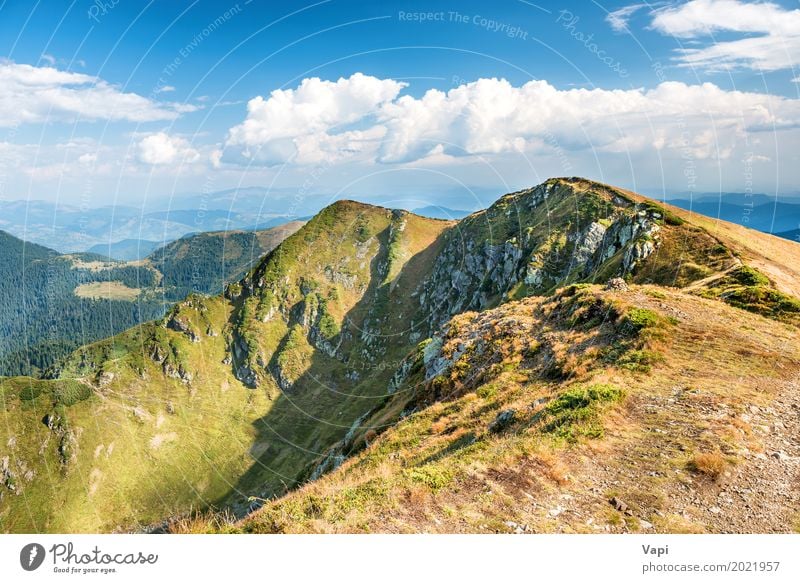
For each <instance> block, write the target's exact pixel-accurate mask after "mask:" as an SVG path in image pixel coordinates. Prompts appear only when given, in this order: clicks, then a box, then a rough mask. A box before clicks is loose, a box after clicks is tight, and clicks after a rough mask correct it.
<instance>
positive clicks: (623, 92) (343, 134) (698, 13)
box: [0, 0, 800, 209]
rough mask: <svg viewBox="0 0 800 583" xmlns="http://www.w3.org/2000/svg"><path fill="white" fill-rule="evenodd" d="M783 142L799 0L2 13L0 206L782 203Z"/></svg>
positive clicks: (799, 113) (124, 0) (786, 183)
mask: <svg viewBox="0 0 800 583" xmlns="http://www.w3.org/2000/svg"><path fill="white" fill-rule="evenodd" d="M798 146H800V5H798V4H797V2H789V1H783V2H777V1H776V2H760V1H759V2H755V1H747V0H688V1H686V0H680V1H669V0H667V1H659V2H652V3H647V2H643V3H637V2H634V3H629V2H625V1H622V2H616V1H614V2H598V1H594V0H591V1H586V0H584V1H580V2H577V1H574V2H573V1H562V2H544V1H540V2H529V1H527V0H495V1H494V2H490V3H489V2H485V1H483V2H477V1H470V0H460V1H455V0H451V1H439V0H428V1H409V2H405V1H400V2H389V1H380V2H378V1H373V2H367V1H356V0H322V1H317V2H314V1H311V2H305V1H303V2H295V1H283V2H275V1H267V0H240V1H239V2H231V1H230V0H222V1H220V0H217V1H205V0H193V1H192V0H160V1H149V2H148V1H145V0H91V1H90V0H74V1H57V0H55V1H48V2H44V1H41V0H40V1H38V2H36V1H30V0H25V1H23V0H0V199H4V200H14V199H43V200H50V201H59V202H61V203H67V204H74V205H79V206H81V205H82V206H87V207H94V206H102V205H109V204H115V203H116V204H135V205H139V204H149V203H153V202H154V201H163V200H165V199H169V198H170V197H173V196H175V195H187V194H197V195H198V196H199V195H202V194H203V193H208V192H212V191H218V190H224V189H229V188H240V187H252V186H258V187H262V188H267V189H274V190H275V191H276V192H277V191H279V190H280V191H281V192H286V191H290V192H291V191H296V192H297V193H298V196H302V195H305V194H311V193H315V194H320V193H321V194H324V195H326V196H336V197H339V198H342V197H347V198H356V199H370V198H373V199H374V198H375V197H378V198H381V199H384V200H396V201H402V200H404V199H413V200H415V201H420V202H429V203H430V204H438V203H440V202H442V201H443V200H446V201H447V203H448V204H449V205H451V206H453V205H459V206H460V207H462V208H466V209H472V208H476V207H479V206H481V205H482V204H484V202H485V198H482V197H485V193H495V194H496V195H498V196H499V195H500V194H502V193H505V192H509V191H514V190H518V189H521V188H525V187H528V186H532V185H535V184H538V183H540V182H542V181H544V180H545V179H547V178H549V177H552V176H576V175H580V176H586V177H588V178H592V179H596V180H601V181H604V182H608V183H611V184H615V185H618V186H622V187H626V188H631V189H634V190H638V191H640V192H644V193H646V194H650V195H652V196H666V197H671V196H676V195H677V194H680V193H707V192H721V191H728V192H761V193H767V194H770V195H775V196H784V195H789V194H795V195H796V194H797V193H798V192H800V159H799V157H800V147H798ZM445 193H446V194H447V196H446V197H445ZM398 206H400V205H398Z"/></svg>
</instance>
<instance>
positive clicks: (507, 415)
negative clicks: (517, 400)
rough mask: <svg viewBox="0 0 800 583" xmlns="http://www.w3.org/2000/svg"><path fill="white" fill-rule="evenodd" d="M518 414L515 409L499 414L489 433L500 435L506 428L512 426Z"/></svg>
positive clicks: (490, 425)
mask: <svg viewBox="0 0 800 583" xmlns="http://www.w3.org/2000/svg"><path fill="white" fill-rule="evenodd" d="M516 414H517V412H516V411H515V410H514V409H506V410H505V411H501V412H500V413H498V415H497V417H495V419H494V421H492V422H491V423H490V424H489V431H490V432H492V433H500V432H501V431H503V430H504V429H505V428H506V427H508V426H509V425H511V423H512V422H513V421H514V417H515V416H516Z"/></svg>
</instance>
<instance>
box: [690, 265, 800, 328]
mask: <svg viewBox="0 0 800 583" xmlns="http://www.w3.org/2000/svg"><path fill="white" fill-rule="evenodd" d="M698 293H699V295H702V296H703V297H707V298H713V299H720V300H722V301H724V302H725V303H727V304H729V305H731V306H734V307H736V308H739V309H742V310H747V311H748V312H753V313H756V314H759V315H761V316H765V317H767V318H772V319H774V320H779V321H782V322H788V323H793V324H800V299H798V298H795V297H792V296H789V295H786V294H784V293H782V292H780V291H778V290H777V289H775V288H774V287H773V286H772V282H770V280H769V278H768V277H767V276H765V275H764V274H763V273H761V272H759V271H758V270H756V269H754V268H752V267H749V266H747V265H743V266H741V267H739V268H737V269H735V270H733V271H731V272H730V273H729V274H728V275H726V276H725V277H723V278H721V279H719V280H717V281H715V282H713V283H712V284H711V286H710V287H708V288H704V289H702V290H700V292H698Z"/></svg>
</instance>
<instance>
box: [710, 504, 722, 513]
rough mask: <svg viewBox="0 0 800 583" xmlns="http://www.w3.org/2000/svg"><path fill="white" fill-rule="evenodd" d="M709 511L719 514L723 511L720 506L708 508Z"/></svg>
mask: <svg viewBox="0 0 800 583" xmlns="http://www.w3.org/2000/svg"><path fill="white" fill-rule="evenodd" d="M708 511H709V512H710V513H711V514H719V513H720V512H722V509H721V508H720V507H719V506H712V507H711V508H709V509H708Z"/></svg>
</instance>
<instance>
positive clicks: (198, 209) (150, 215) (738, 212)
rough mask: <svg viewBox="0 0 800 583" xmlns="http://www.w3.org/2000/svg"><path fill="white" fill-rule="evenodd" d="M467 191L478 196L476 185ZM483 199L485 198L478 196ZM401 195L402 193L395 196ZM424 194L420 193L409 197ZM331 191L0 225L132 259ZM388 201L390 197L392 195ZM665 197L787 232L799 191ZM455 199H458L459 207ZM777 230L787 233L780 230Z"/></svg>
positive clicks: (37, 204) (229, 197) (799, 207)
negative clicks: (183, 239) (772, 193)
mask: <svg viewBox="0 0 800 583" xmlns="http://www.w3.org/2000/svg"><path fill="white" fill-rule="evenodd" d="M474 196H481V197H483V196H484V195H483V194H482V193H481V192H478V193H477V194H475V195H473V198H474ZM360 198H361V199H362V201H363V202H368V203H371V204H378V205H380V204H386V203H385V202H384V199H386V198H387V197H380V196H364V197H360ZM484 198H485V197H484ZM398 200H400V201H402V200H404V199H403V197H402V196H401V197H399V199H398ZM407 200H409V201H411V200H416V201H419V200H424V198H423V197H422V195H416V196H409V197H408V199H407ZM482 200H483V198H474V199H471V200H469V201H468V202H469V204H467V201H466V200H465V199H464V193H463V192H460V191H458V192H457V191H448V190H445V191H443V192H442V193H437V201H439V204H436V205H426V206H414V205H412V204H409V205H406V206H404V205H402V204H401V205H400V206H401V207H402V208H405V209H406V210H411V212H413V213H415V214H418V215H420V216H424V217H429V218H436V219H444V220H458V219H462V218H464V217H466V216H468V215H469V214H471V213H472V212H474V210H463V208H464V207H467V208H474V207H475V206H476V205H477V206H481V204H482ZM332 202H334V198H333V197H331V196H329V195H324V194H319V193H317V194H305V195H303V196H299V195H298V192H297V190H296V189H267V188H262V187H246V188H239V189H229V190H223V191H219V192H213V193H207V194H180V195H175V196H173V197H171V198H168V199H163V200H161V199H155V200H152V201H150V202H148V203H146V204H145V205H143V206H142V207H133V206H127V205H118V206H107V207H101V208H91V209H83V208H78V207H76V206H72V205H65V204H60V203H59V204H56V203H51V202H46V201H41V200H30V201H19V200H18V201H0V229H2V230H5V231H7V232H9V233H11V234H12V235H14V236H16V237H19V238H20V239H23V240H25V241H29V242H31V243H38V244H39V245H44V246H46V247H49V248H51V249H54V250H56V251H59V252H61V253H77V252H89V253H97V254H99V255H103V256H105V257H110V258H112V259H118V260H122V261H136V260H138V259H143V258H144V257H147V255H149V254H150V253H151V252H152V251H154V250H155V249H156V248H157V247H159V246H162V245H165V244H167V243H169V242H170V241H174V240H176V239H179V238H181V237H184V236H186V235H191V234H194V233H200V232H209V231H224V230H264V229H269V228H271V227H274V226H277V225H279V224H282V223H286V222H288V221H290V220H307V219H308V218H310V217H311V216H313V215H314V214H316V213H317V212H318V211H319V210H320V209H321V208H323V207H324V206H326V205H328V204H330V203H332ZM391 202H392V203H395V202H396V200H395V199H391ZM665 202H669V203H670V204H674V205H675V206H678V207H680V208H683V209H687V210H692V211H694V212H697V213H699V214H702V215H706V216H709V217H712V218H719V219H722V220H725V221H729V222H732V223H736V224H740V225H744V226H747V227H750V228H753V229H757V230H759V231H763V232H766V233H774V234H776V235H778V236H782V237H786V238H790V239H792V238H793V236H792V235H791V233H792V232H793V231H794V230H797V229H800V196H794V195H793V196H782V197H780V198H777V199H776V198H775V197H774V196H768V195H765V194H744V193H721V194H713V193H699V194H693V195H691V196H689V195H688V194H684V195H678V197H677V198H675V199H670V200H667V201H665ZM459 203H461V204H463V206H460V205H459ZM784 233H789V236H786V235H785V234H784Z"/></svg>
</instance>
